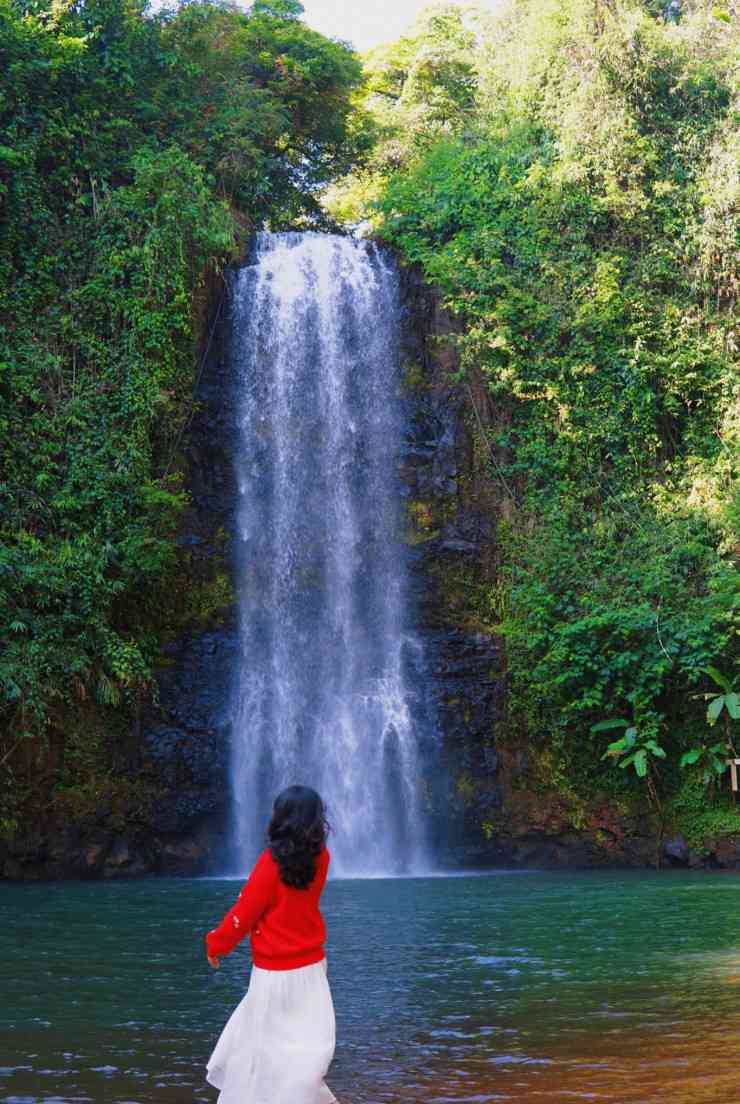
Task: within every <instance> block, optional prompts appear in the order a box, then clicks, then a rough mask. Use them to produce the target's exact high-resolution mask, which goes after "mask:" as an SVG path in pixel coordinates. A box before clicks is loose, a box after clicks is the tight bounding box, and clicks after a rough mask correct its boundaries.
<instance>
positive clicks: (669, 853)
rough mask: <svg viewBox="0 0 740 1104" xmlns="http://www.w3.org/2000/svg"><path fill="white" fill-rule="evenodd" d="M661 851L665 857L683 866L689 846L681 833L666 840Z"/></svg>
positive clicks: (686, 859) (687, 855)
mask: <svg viewBox="0 0 740 1104" xmlns="http://www.w3.org/2000/svg"><path fill="white" fill-rule="evenodd" d="M663 851H664V853H665V856H666V858H667V859H669V860H671V861H673V862H675V863H677V864H679V865H681V866H683V865H684V864H685V863H687V862H688V859H689V847H688V844H687V843H686V840H685V839H684V838H683V836H682V835H680V834H679V835H677V836H673V837H672V838H671V839H669V840H666V842H665V843H664V845H663Z"/></svg>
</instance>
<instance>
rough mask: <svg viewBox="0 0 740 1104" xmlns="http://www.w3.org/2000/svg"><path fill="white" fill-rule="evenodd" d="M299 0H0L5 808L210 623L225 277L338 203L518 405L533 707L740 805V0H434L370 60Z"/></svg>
mask: <svg viewBox="0 0 740 1104" xmlns="http://www.w3.org/2000/svg"><path fill="white" fill-rule="evenodd" d="M301 12H302V9H301V5H300V4H299V3H298V2H297V0H255V2H254V3H253V4H252V6H251V7H250V8H249V9H240V8H237V7H235V6H231V5H228V4H223V3H217V2H210V0H206V2H190V3H185V4H182V5H180V6H179V7H178V8H177V9H176V10H169V9H162V10H159V11H151V10H148V9H147V8H146V7H145V6H144V4H143V3H141V0H0V794H1V795H2V797H1V798H0V800H1V801H2V807H1V808H0V818H1V819H2V822H3V824H4V826H5V828H6V830H7V831H8V832H12V831H13V830H14V827H15V825H16V823H17V818H18V815H19V810H21V809H22V807H23V804H24V802H25V801H26V800H27V799H28V795H29V793H30V792H31V791H32V790H33V787H34V785H35V784H36V782H35V781H34V779H35V777H36V776H37V774H38V771H37V770H36V769H35V767H33V769H32V765H33V764H36V765H38V764H39V763H40V762H41V761H42V760H43V759H44V756H48V753H49V747H50V745H53V743H54V740H55V739H56V740H57V742H58V741H59V740H61V742H62V745H63V751H62V757H61V762H62V763H63V766H62V767H58V768H57V769H56V775H55V778H56V784H57V785H60V786H65V785H66V786H69V785H72V784H82V783H84V784H87V781H91V780H93V779H94V776H95V772H96V771H98V770H109V769H110V766H109V761H107V760H106V758H105V755H102V758H101V757H100V756H98V754H97V752H95V753H94V754H93V753H92V752H90V748H91V747H98V745H100V744H101V743H102V744H105V743H106V741H110V740H115V739H117V738H118V734H120V733H122V732H124V731H127V730H129V729H130V727H131V723H132V718H133V717H134V715H135V713H136V711H137V709H138V708H139V707H140V703H141V701H142V699H146V698H147V696H151V694H152V692H153V685H154V684H153V671H154V669H155V666H156V664H157V662H158V659H159V657H160V652H161V647H162V644H163V641H164V640H166V639H167V637H168V634H171V633H173V632H176V631H177V629H178V624H180V627H181V623H182V618H183V617H185V616H187V617H192V616H193V610H192V604H191V606H189V607H188V611H187V613H185V612H183V610H182V609H180V610H179V611H178V609H174V610H173V604H172V601H171V595H172V593H173V587H175V589H176V583H177V580H178V578H179V577H180V576H179V574H178V573H181V571H182V563H181V559H180V552H179V550H178V545H177V540H176V537H177V530H178V523H179V519H180V518H181V516H182V512H183V510H184V509H185V508H186V506H187V494H186V491H185V484H184V459H183V456H182V448H181V444H182V438H183V432H184V430H185V429H186V427H187V423H188V419H189V417H190V415H191V412H192V389H193V381H194V378H195V374H196V370H197V363H198V352H199V350H198V347H197V344H198V339H202V335H203V330H204V325H205V315H204V312H206V311H207V309H208V304H209V302H210V301H211V300H212V289H213V287H214V286H215V285H216V284H217V283H218V280H219V278H220V276H219V274H220V272H221V271H222V269H223V267H224V265H225V264H227V263H228V262H229V261H230V260H231V259H233V258H234V257H235V256H237V255H238V253H239V251H240V250H241V249H242V248H243V245H244V242H245V240H246V239H247V238H248V236H249V234H250V232H251V231H252V230H253V229H255V228H257V227H259V226H263V225H267V226H269V227H271V228H274V229H285V228H301V227H306V226H317V227H322V226H331V225H336V224H337V223H344V224H347V223H349V224H354V223H364V224H365V226H366V227H369V228H370V229H371V230H372V232H373V233H375V234H376V235H377V236H378V237H380V238H381V239H382V240H384V241H385V242H387V243H389V245H390V246H392V247H393V248H394V249H395V250H396V251H397V254H398V255H399V257H400V258H401V260H402V262H405V263H408V264H415V265H418V266H420V268H421V270H422V271H423V273H424V275H425V276H426V278H427V279H428V280H429V281H430V282H432V283H434V284H435V285H437V286H438V287H440V288H441V289H442V292H443V294H444V296H445V300H446V303H447V305H448V306H449V308H450V309H451V311H452V312H454V314H455V315H457V317H458V318H459V319H460V321H461V323H462V332H461V333H459V334H458V335H457V336H456V338H455V340H456V342H457V346H458V353H459V363H460V374H461V377H462V378H465V377H468V378H470V377H471V376H472V375H473V374H475V375H476V377H477V378H479V379H482V380H484V382H485V385H486V387H487V388H488V389H489V392H490V396H491V399H492V403H493V408H494V409H495V411H496V412H497V414H496V417H495V418H494V419H493V420H491V422H490V424H487V425H485V426H483V427H482V433H483V434H484V435H485V437H486V440H485V441H484V442H481V447H484V448H485V453H486V455H487V456H488V457H489V460H488V463H489V466H490V479H491V481H492V482H493V483H495V484H496V486H497V488H498V492H499V493H500V496H501V499H502V501H504V502H505V504H506V510H505V511H503V512H502V517H501V519H500V521H499V527H498V536H497V548H498V556H499V565H498V580H497V584H496V587H495V588H494V587H491V588H489V590H488V591H486V590H485V589H484V590H483V591H482V592H481V591H479V592H477V593H478V598H477V602H478V609H477V616H478V617H479V618H480V620H481V622H482V623H483V624H484V626H485V627H486V628H488V629H490V630H493V631H496V632H500V633H501V634H503V637H504V639H505V642H506V655H507V669H508V676H507V677H508V679H509V686H510V693H509V707H508V712H509V719H508V722H507V723H508V731H509V735H510V736H511V737H512V738H513V739H526V740H528V741H529V742H530V743H531V745H532V746H533V748H536V749H539V750H540V753H541V755H542V756H543V757H544V758H545V759H546V760H547V762H548V763H549V772H550V775H551V776H553V777H556V778H559V779H561V781H562V785H563V786H564V787H567V788H570V789H572V790H573V791H574V792H576V791H577V792H578V793H579V794H585V795H594V794H597V793H601V792H608V793H610V794H611V795H612V797H615V798H617V799H619V798H620V797H625V799H627V798H629V796H630V795H631V794H632V793H639V792H640V789H641V787H643V786H646V787H647V789H646V793H647V795H648V797H649V800H650V801H651V803H652V804H653V805H654V806H655V807H656V809H659V810H660V811H661V816H663V815H664V814H665V812H666V811H670V810H671V809H672V810H673V811H674V812H675V811H678V812H681V811H683V813H682V815H683V816H684V821H685V823H687V824H689V826H690V827H691V828H692V830H693V831H694V834H695V835H696V837H697V838H698V837H699V836H700V835H701V833H702V832H704V831H709V830H713V829H715V828H717V829H722V828H728V827H729V828H731V827H733V826H734V827H736V822H735V820H734V819H733V818H734V817H735V814H734V812H733V811H732V810H731V809H730V808H729V807H727V806H726V799H724V798H722V797H720V796H718V795H717V792H716V791H717V787H716V784H715V778H716V776H717V775H718V773H719V772H720V771H721V770H724V762H725V757H726V749H727V745H728V742H730V743H731V742H732V740H733V739H735V740H738V737H737V736H735V730H736V721H737V719H738V716H739V715H740V701H739V699H738V697H737V682H738V674H737V671H738V629H739V627H740V625H739V602H740V591H739V587H738V551H739V550H740V537H739V535H738V525H739V522H740V493H739V491H738V483H737V475H738V463H739V445H740V401H739V400H740V378H739V376H738V370H737V353H738V333H737V305H738V292H739V290H740V268H739V264H740V241H739V229H738V228H739V224H740V129H739V126H738V124H739V123H740V93H739V83H738V78H739V75H740V22H739V20H738V10H737V6H736V3H735V0H717V3H711V2H709V0H502V3H501V4H500V5H499V6H498V7H497V8H496V10H495V11H494V12H491V11H490V10H489V9H487V8H486V9H484V8H476V7H475V6H473V5H471V6H468V7H462V8H461V7H459V6H457V5H454V4H449V3H441V4H437V5H433V6H432V7H431V8H430V9H428V11H427V12H426V13H425V14H424V15H423V16H422V17H421V19H420V21H419V23H418V24H417V25H416V26H415V27H414V28H413V29H412V30H411V31H410V32H409V33H408V35H406V36H404V37H403V38H402V39H401V40H399V41H398V42H395V43H392V44H389V45H388V46H385V47H382V48H379V49H377V50H374V51H372V52H371V53H370V54H369V55H367V56H366V57H365V58H364V59H363V60H362V64H361V62H360V59H358V58H357V56H356V55H354V54H353V53H352V52H351V50H350V49H349V48H348V47H347V46H346V45H344V44H342V43H340V42H334V41H331V40H329V39H327V38H324V37H322V36H321V35H318V34H316V33H315V32H313V31H311V30H310V29H308V28H307V27H306V26H305V25H304V24H303V23H302V21H301ZM504 518H505V520H504ZM142 594H145V595H146V601H145V602H142V600H141V596H142ZM215 601H217V599H214V597H213V596H212V595H210V596H209V595H208V594H204V595H203V596H202V605H203V608H204V609H206V608H208V609H212V608H213V605H214V602H215ZM196 604H197V603H196ZM178 618H180V622H178ZM720 698H721V699H722V704H721V707H718V706H717V705H716V704H715V703H716V702H717V700H718V699H720ZM707 714H708V715H707ZM85 717H87V720H85V721H84V723H83V722H82V721H81V720H80V718H83V719H84V718H85ZM90 717H92V718H93V720H92V721H91V720H90ZM59 734H62V735H61V736H60V735H59ZM498 735H499V736H500V737H501V738H505V734H498ZM737 746H738V748H740V740H739V741H738V745H737ZM106 762H108V766H106ZM615 762H616V763H617V764H619V765H622V766H624V767H625V768H626V769H625V770H622V771H614V770H613V769H612V763H615ZM65 764H66V765H65ZM707 785H709V789H707Z"/></svg>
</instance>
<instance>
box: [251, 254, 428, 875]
mask: <svg viewBox="0 0 740 1104" xmlns="http://www.w3.org/2000/svg"><path fill="white" fill-rule="evenodd" d="M233 293H234V294H233V312H232V356H233V360H234V367H235V373H236V379H237V388H238V399H237V402H238V407H239V419H238V423H239V439H238V444H237V458H236V463H237V478H238V490H239V509H238V519H237V534H236V535H237V544H238V554H237V586H238V598H239V613H240V642H241V651H240V659H239V670H238V672H237V679H236V691H235V698H236V700H235V710H234V716H235V724H234V736H233V741H232V744H233V752H232V757H233V761H232V779H233V797H234V810H235V813H234V818H235V843H236V851H237V857H238V861H239V863H240V865H242V866H243V865H245V864H247V863H249V862H250V861H252V860H253V858H254V856H255V855H256V853H257V851H258V850H259V849H260V847H261V846H263V842H262V841H263V838H264V835H263V833H264V828H265V825H266V822H267V818H268V816H269V810H270V803H271V801H272V798H273V797H274V795H275V794H276V793H277V792H278V791H279V790H280V789H281V788H282V787H283V786H285V785H288V784H290V783H293V782H298V783H302V784H305V785H310V786H313V787H314V788H315V789H317V790H319V792H320V793H321V794H322V795H323V797H324V798H325V800H326V804H327V809H328V815H329V820H330V823H331V825H332V829H333V832H332V837H331V841H330V846H331V850H332V854H333V860H334V863H333V867H334V870H335V872H337V873H340V874H343V875H365V874H382V873H392V872H402V871H415V870H416V871H418V870H422V869H424V868H425V866H426V854H425V833H424V818H423V815H422V809H421V799H420V764H419V750H418V741H417V733H416V725H415V693H414V691H413V685H414V675H413V672H414V670H416V669H418V667H419V662H420V655H419V646H418V644H417V642H416V640H415V638H414V636H413V633H412V632H411V631H410V629H409V626H408V616H407V602H408V599H407V595H406V588H405V558H406V554H405V548H404V545H403V543H402V540H401V522H402V519H401V497H400V485H399V470H398V469H399V452H400V448H401V441H402V435H403V416H402V399H401V394H400V389H401V380H400V367H399V352H398V324H399V307H398V302H399V293H398V279H397V274H396V271H395V268H394V267H393V265H392V264H391V263H390V262H389V261H388V260H387V259H384V257H383V256H382V254H381V253H380V252H379V250H378V249H377V248H376V247H375V246H373V245H368V244H366V243H363V242H358V241H355V240H352V239H350V238H343V237H334V236H330V235H325V234H317V233H291V234H259V235H258V236H257V241H256V245H255V249H254V253H253V256H252V263H251V264H249V265H247V266H245V267H244V268H242V269H240V270H239V271H238V272H237V274H236V275H235V277H234V281H233Z"/></svg>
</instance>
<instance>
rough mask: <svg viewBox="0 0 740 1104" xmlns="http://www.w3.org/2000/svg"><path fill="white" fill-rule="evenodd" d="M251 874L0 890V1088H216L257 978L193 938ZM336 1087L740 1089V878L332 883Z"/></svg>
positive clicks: (724, 1100)
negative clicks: (211, 964)
mask: <svg viewBox="0 0 740 1104" xmlns="http://www.w3.org/2000/svg"><path fill="white" fill-rule="evenodd" d="M238 887H239V883H238V882H236V881H221V880H215V879H214V880H182V881H173V880H150V881H138V882H120V883H63V884H61V883H58V884H46V885H7V884H5V885H3V886H2V887H0V921H1V922H0V993H2V1000H1V1001H0V1102H1V1104H36V1102H42V1101H43V1102H45V1104H87V1102H94V1104H155V1102H156V1104H185V1102H186V1101H188V1102H191V1101H209V1100H215V1098H216V1095H217V1094H216V1092H215V1090H213V1089H211V1088H209V1087H208V1086H207V1085H206V1084H205V1082H204V1065H205V1062H206V1060H207V1058H208V1056H209V1054H210V1050H211V1048H212V1047H213V1045H214V1044H215V1041H216V1038H217V1036H218V1033H219V1031H220V1029H221V1027H222V1025H223V1023H224V1021H225V1020H226V1019H227V1018H228V1015H229V1014H230V1012H231V1010H232V1008H233V1007H234V1005H235V1004H236V1003H237V1002H238V1001H239V1000H240V998H241V996H242V995H243V992H244V989H245V987H246V983H247V979H248V971H249V954H248V951H247V950H246V949H241V948H240V949H239V950H237V951H236V952H235V953H234V954H233V955H232V956H231V957H230V958H229V959H228V960H226V961H224V963H223V964H222V968H221V970H219V971H211V970H210V969H209V968H208V966H207V965H206V962H205V958H204V956H203V943H202V937H203V933H204V932H205V931H206V929H207V928H208V927H210V926H212V925H213V923H214V922H215V921H216V920H217V919H218V918H220V916H221V915H222V913H223V912H224V911H225V910H226V908H227V907H228V906H229V905H230V903H231V901H232V900H233V898H234V896H235V895H236V892H237V890H238ZM324 913H325V916H326V920H327V925H328V929H329V942H328V949H327V950H328V960H329V977H330V981H331V985H332V990H333V994H334V1002H335V1006H336V1013H337V1054H336V1059H335V1062H334V1066H333V1067H332V1070H331V1072H330V1075H329V1078H328V1081H329V1084H330V1085H331V1087H332V1089H333V1090H334V1092H335V1093H336V1094H337V1097H338V1099H339V1101H340V1104H386V1102H387V1104H402V1102H404V1104H416V1102H419V1104H421V1102H425V1104H470V1102H476V1104H487V1102H489V1101H509V1102H517V1104H524V1102H527V1104H530V1102H535V1101H536V1102H540V1101H541V1102H545V1104H552V1102H558V1104H565V1102H566V1101H567V1102H571V1101H597V1102H609V1104H662V1102H663V1101H665V1102H666V1104H668V1102H670V1104H737V1102H738V1101H740V1063H738V1061H737V1056H738V1053H739V1051H738V1044H740V1001H739V1000H738V997H740V880H739V879H738V878H736V877H733V876H731V875H729V876H728V875H719V874H716V875H715V874H693V875H692V874H686V873H679V872H664V873H661V874H653V873H612V874H605V873H593V874H591V873H584V874H572V873H567V874H566V873H563V874H545V873H539V872H516V873H511V872H509V873H503V872H502V873H491V874H489V875H486V876H455V877H437V878H410V879H401V878H399V879H373V880H367V881H355V880H347V881H333V882H330V883H329V885H328V887H327V890H326V893H325V897H324Z"/></svg>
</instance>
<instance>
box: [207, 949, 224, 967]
mask: <svg viewBox="0 0 740 1104" xmlns="http://www.w3.org/2000/svg"><path fill="white" fill-rule="evenodd" d="M206 958H207V959H208V965H209V966H212V967H213V969H214V970H217V969H218V968H219V966H220V965H221V962H220V961H219V959H217V958H216V956H215V955H210V954H208V951H206Z"/></svg>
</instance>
